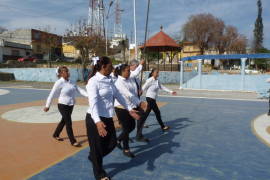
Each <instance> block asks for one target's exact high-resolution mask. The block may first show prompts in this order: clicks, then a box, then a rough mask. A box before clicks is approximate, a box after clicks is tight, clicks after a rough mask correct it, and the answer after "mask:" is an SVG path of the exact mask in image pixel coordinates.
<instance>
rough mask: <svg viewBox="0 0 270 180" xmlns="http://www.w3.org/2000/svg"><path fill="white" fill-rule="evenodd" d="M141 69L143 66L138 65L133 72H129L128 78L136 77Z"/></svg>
mask: <svg viewBox="0 0 270 180" xmlns="http://www.w3.org/2000/svg"><path fill="white" fill-rule="evenodd" d="M142 69H143V65H141V64H140V65H139V66H138V67H137V68H136V69H135V70H134V71H130V78H134V77H137V76H138V75H139V74H140V72H141V71H142Z"/></svg>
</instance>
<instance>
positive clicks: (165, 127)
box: [162, 126, 170, 131]
mask: <svg viewBox="0 0 270 180" xmlns="http://www.w3.org/2000/svg"><path fill="white" fill-rule="evenodd" d="M169 129H170V126H164V127H163V128H162V131H168V130H169Z"/></svg>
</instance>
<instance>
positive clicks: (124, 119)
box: [115, 107, 135, 150]
mask: <svg viewBox="0 0 270 180" xmlns="http://www.w3.org/2000/svg"><path fill="white" fill-rule="evenodd" d="M115 113H116V115H117V118H118V120H119V121H120V123H121V124H122V133H121V134H120V135H119V136H118V138H117V140H118V141H123V148H124V150H128V149H129V133H131V132H132V131H133V130H134V129H135V119H133V118H132V117H131V116H130V114H129V112H128V111H127V110H126V109H121V108H117V107H116V108H115Z"/></svg>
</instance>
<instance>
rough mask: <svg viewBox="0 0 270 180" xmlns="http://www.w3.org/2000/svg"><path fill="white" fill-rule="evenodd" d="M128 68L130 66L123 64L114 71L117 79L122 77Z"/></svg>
mask: <svg viewBox="0 0 270 180" xmlns="http://www.w3.org/2000/svg"><path fill="white" fill-rule="evenodd" d="M127 67H128V64H121V65H120V66H117V67H116V68H115V70H114V75H115V77H118V76H119V75H120V76H121V74H122V72H123V71H124V70H125V69H126V68H127Z"/></svg>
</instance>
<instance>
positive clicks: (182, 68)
mask: <svg viewBox="0 0 270 180" xmlns="http://www.w3.org/2000/svg"><path fill="white" fill-rule="evenodd" d="M180 66H181V67H180V68H181V70H180V87H179V89H183V88H184V87H183V84H184V62H183V61H182V60H180Z"/></svg>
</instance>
